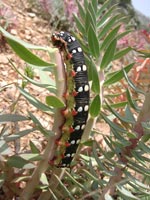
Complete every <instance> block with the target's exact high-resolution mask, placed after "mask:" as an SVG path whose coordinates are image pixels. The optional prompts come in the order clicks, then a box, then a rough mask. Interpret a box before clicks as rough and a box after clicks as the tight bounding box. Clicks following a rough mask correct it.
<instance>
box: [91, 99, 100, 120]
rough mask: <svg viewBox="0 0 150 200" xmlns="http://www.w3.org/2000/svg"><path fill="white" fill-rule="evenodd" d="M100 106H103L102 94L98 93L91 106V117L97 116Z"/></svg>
mask: <svg viewBox="0 0 150 200" xmlns="http://www.w3.org/2000/svg"><path fill="white" fill-rule="evenodd" d="M100 108H101V102H100V96H99V95H97V96H95V98H94V99H93V101H92V103H91V106H90V115H91V117H93V118H94V117H97V116H98V115H99V113H100Z"/></svg>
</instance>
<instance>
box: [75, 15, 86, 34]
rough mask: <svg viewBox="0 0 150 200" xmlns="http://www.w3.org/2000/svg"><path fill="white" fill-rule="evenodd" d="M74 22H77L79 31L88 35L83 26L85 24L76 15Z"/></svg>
mask: <svg viewBox="0 0 150 200" xmlns="http://www.w3.org/2000/svg"><path fill="white" fill-rule="evenodd" d="M74 20H75V23H76V26H77V28H78V30H79V31H80V32H81V33H82V34H83V35H86V31H85V28H84V25H83V23H82V22H81V20H79V19H78V17H77V16H75V15H74Z"/></svg>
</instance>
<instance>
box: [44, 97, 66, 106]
mask: <svg viewBox="0 0 150 200" xmlns="http://www.w3.org/2000/svg"><path fill="white" fill-rule="evenodd" d="M46 103H47V105H49V106H52V107H54V108H63V107H64V106H65V104H64V102H63V101H62V100H60V99H59V98H58V97H56V96H47V97H46Z"/></svg>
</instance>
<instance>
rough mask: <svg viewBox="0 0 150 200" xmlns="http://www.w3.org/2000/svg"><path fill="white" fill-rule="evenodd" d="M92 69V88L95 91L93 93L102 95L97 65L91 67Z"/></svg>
mask: <svg viewBox="0 0 150 200" xmlns="http://www.w3.org/2000/svg"><path fill="white" fill-rule="evenodd" d="M91 67H92V69H91V70H92V87H91V89H92V90H93V92H95V93H96V94H99V93H100V82H99V75H98V72H97V68H96V66H95V65H91Z"/></svg>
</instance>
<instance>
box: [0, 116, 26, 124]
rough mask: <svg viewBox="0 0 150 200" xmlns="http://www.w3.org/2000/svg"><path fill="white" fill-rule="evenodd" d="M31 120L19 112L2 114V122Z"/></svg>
mask: <svg viewBox="0 0 150 200" xmlns="http://www.w3.org/2000/svg"><path fill="white" fill-rule="evenodd" d="M25 120H29V118H27V117H25V116H22V115H17V114H3V115H0V124H2V123H8V122H19V121H25Z"/></svg>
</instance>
